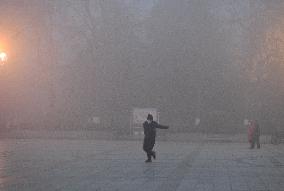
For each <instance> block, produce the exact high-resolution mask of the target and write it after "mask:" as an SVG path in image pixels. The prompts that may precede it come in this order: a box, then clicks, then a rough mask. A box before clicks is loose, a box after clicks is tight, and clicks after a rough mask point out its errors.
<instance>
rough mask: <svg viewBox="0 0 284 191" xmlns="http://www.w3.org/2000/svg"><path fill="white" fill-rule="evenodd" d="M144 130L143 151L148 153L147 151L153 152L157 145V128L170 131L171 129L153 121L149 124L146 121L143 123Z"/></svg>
mask: <svg viewBox="0 0 284 191" xmlns="http://www.w3.org/2000/svg"><path fill="white" fill-rule="evenodd" d="M143 128H144V143H143V149H144V150H145V151H146V150H152V149H153V147H154V145H155V140H156V128H159V129H168V128H169V127H168V126H163V125H160V124H158V123H157V122H156V121H152V122H151V123H148V122H147V121H145V122H144V123H143Z"/></svg>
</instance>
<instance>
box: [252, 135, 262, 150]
mask: <svg viewBox="0 0 284 191" xmlns="http://www.w3.org/2000/svg"><path fill="white" fill-rule="evenodd" d="M255 144H256V145H257V148H258V149H259V148H260V143H259V136H256V137H254V138H253V140H252V143H251V148H252V149H253V148H254V145H255Z"/></svg>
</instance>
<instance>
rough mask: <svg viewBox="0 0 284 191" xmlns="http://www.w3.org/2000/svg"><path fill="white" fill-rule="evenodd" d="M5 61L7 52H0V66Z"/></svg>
mask: <svg viewBox="0 0 284 191" xmlns="http://www.w3.org/2000/svg"><path fill="white" fill-rule="evenodd" d="M6 62H7V54H6V53H5V52H0V66H3V65H4V64H5V63H6Z"/></svg>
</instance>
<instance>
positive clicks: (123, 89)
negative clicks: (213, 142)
mask: <svg viewBox="0 0 284 191" xmlns="http://www.w3.org/2000/svg"><path fill="white" fill-rule="evenodd" d="M0 8H1V12H0V51H5V52H7V55H8V61H7V63H6V64H5V65H4V66H0V67H1V68H0V76H1V77H0V87H1V95H0V100H1V101H0V106H1V118H0V119H1V125H2V126H3V125H5V126H11V127H21V128H22V127H33V128H67V129H68V128H71V129H72V128H73V129H74V128H75V129H76V128H77V129H81V128H89V127H90V126H96V127H94V128H102V129H110V130H112V129H116V130H117V129H119V131H121V132H126V130H127V129H129V121H130V120H131V115H132V110H133V108H157V110H158V111H159V115H160V122H161V123H164V124H168V125H169V126H170V127H171V131H207V132H240V131H243V130H244V127H243V122H244V120H245V119H258V120H259V121H260V124H261V126H262V127H263V129H264V132H269V131H270V130H271V129H273V128H275V127H278V126H280V125H281V124H283V119H284V112H283V108H284V102H283V96H284V12H283V10H284V2H283V1H281V0H270V1H251V0H242V1H234V0H227V1H223V0H203V1H200V0H179V1H172V0H144V1H142V0H107V1H101V0H80V1H79V0H1V1H0ZM93 117H97V118H98V119H99V121H100V123H99V124H92V119H93ZM196 118H199V119H200V125H199V126H198V127H196V126H195V124H194V123H195V120H196Z"/></svg>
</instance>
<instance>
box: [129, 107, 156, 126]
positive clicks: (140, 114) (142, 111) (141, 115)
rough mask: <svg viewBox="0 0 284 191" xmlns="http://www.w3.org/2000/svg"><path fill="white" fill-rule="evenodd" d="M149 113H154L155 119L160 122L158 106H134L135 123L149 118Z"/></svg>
mask: <svg viewBox="0 0 284 191" xmlns="http://www.w3.org/2000/svg"><path fill="white" fill-rule="evenodd" d="M148 114H151V115H153V119H154V121H157V122H159V116H158V111H157V109H156V108H134V109H133V121H132V123H133V124H143V123H144V121H146V120H147V116H148Z"/></svg>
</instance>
